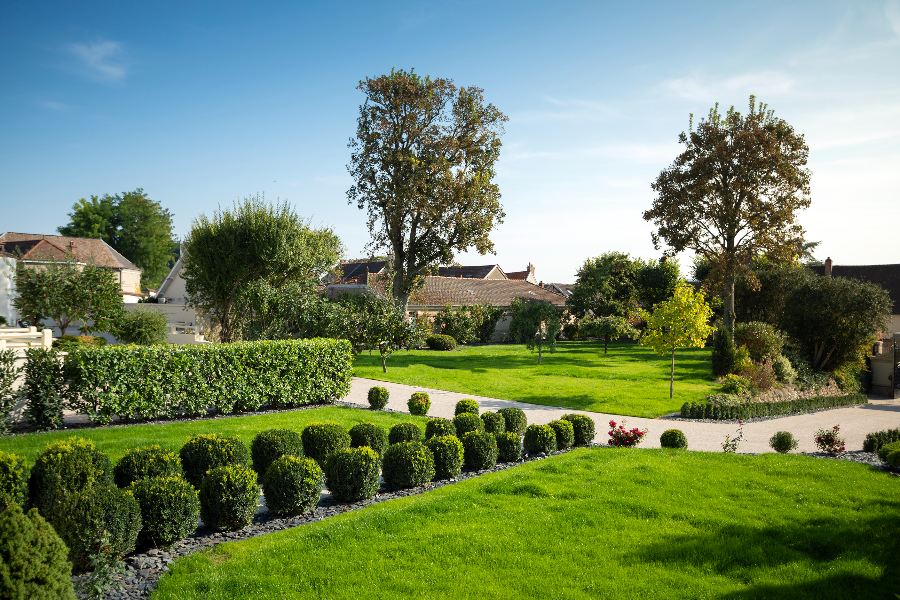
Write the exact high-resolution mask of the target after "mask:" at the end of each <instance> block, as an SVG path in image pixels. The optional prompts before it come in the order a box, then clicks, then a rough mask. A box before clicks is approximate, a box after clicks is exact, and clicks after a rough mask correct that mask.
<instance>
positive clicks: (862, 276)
mask: <svg viewBox="0 0 900 600" xmlns="http://www.w3.org/2000/svg"><path fill="white" fill-rule="evenodd" d="M809 268H810V269H811V270H812V272H813V273H815V274H817V275H824V274H825V266H824V265H820V266H815V267H809ZM831 276H832V277H844V278H845V279H858V280H859V281H867V282H869V283H877V284H878V285H880V286H881V287H883V288H884V289H886V290H887V291H888V294H890V295H891V300H893V302H894V308H893V312H892V313H891V314H895V315H896V314H900V264H898V265H832V267H831Z"/></svg>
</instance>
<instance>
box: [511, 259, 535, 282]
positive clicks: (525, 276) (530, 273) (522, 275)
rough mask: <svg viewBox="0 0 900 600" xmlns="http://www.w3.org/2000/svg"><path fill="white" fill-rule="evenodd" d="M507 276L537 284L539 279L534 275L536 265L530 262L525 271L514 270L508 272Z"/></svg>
mask: <svg viewBox="0 0 900 600" xmlns="http://www.w3.org/2000/svg"><path fill="white" fill-rule="evenodd" d="M506 277H507V278H508V279H515V280H517V281H527V282H528V283H531V284H534V285H537V284H538V280H537V279H536V278H535V276H534V265H532V264H531V263H528V268H527V269H525V270H524V271H513V272H511V273H507V274H506Z"/></svg>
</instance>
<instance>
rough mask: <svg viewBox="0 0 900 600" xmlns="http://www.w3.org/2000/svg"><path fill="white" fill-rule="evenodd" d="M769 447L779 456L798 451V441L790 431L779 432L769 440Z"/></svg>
mask: <svg viewBox="0 0 900 600" xmlns="http://www.w3.org/2000/svg"><path fill="white" fill-rule="evenodd" d="M769 446H771V447H772V450H774V451H775V452H778V453H779V454H787V453H788V452H790V451H791V450H796V449H797V440H795V439H794V434H792V433H791V432H790V431H777V432H775V435H773V436H772V437H771V438H769Z"/></svg>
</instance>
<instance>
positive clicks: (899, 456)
mask: <svg viewBox="0 0 900 600" xmlns="http://www.w3.org/2000/svg"><path fill="white" fill-rule="evenodd" d="M884 462H886V463H887V464H888V465H890V466H892V467H894V468H895V469H896V468H900V448H897V449H895V450H894V451H893V452H891V453H889V454H888V455H887V456H886V457H885V458H884Z"/></svg>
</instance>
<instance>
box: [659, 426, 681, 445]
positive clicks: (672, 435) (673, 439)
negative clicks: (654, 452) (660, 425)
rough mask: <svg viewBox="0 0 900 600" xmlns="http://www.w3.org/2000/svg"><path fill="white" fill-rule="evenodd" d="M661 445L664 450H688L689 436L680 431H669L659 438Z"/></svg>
mask: <svg viewBox="0 0 900 600" xmlns="http://www.w3.org/2000/svg"><path fill="white" fill-rule="evenodd" d="M659 445H660V446H662V447H663V448H681V449H682V450H687V447H688V440H687V436H686V435H684V432H683V431H681V430H680V429H667V430H665V431H663V434H662V435H661V436H659Z"/></svg>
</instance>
